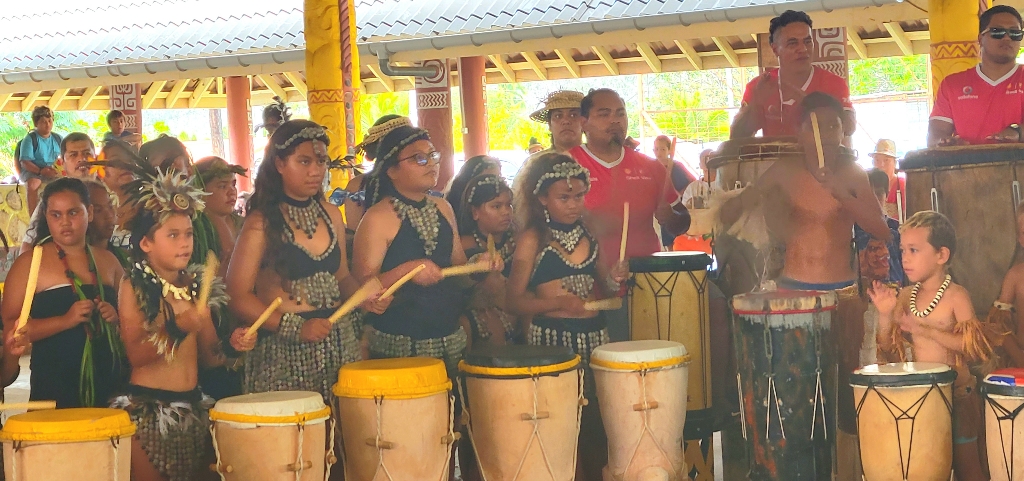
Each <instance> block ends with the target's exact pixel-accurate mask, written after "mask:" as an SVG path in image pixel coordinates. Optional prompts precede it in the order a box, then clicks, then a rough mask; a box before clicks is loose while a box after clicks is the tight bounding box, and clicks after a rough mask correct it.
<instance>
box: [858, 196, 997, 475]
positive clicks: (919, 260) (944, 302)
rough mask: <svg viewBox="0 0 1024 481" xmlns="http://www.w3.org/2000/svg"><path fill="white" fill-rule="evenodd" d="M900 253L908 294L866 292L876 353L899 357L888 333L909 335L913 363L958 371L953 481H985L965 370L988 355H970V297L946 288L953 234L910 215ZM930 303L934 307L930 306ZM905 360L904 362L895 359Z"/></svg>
mask: <svg viewBox="0 0 1024 481" xmlns="http://www.w3.org/2000/svg"><path fill="white" fill-rule="evenodd" d="M900 234H901V239H900V244H901V245H900V249H901V250H902V251H903V269H904V270H905V271H906V274H907V279H908V280H909V281H910V282H913V283H915V284H914V286H913V287H911V288H905V289H903V290H901V291H900V292H899V294H898V296H897V294H896V292H895V291H894V290H893V289H891V288H889V287H886V286H885V285H884V284H882V283H881V282H878V281H875V283H874V285H873V286H872V287H871V289H870V290H869V291H868V294H869V295H870V296H871V301H872V302H873V303H874V304H875V307H877V308H878V312H879V320H878V350H879V351H883V352H897V353H899V352H900V351H901V349H900V348H901V347H902V346H894V345H893V331H894V330H897V329H898V330H899V331H902V333H905V334H909V336H907V337H909V338H910V342H911V344H912V345H913V349H914V361H916V362H937V363H942V364H946V365H949V366H951V367H953V368H954V369H956V370H957V378H956V382H955V383H954V387H953V469H954V471H955V472H956V478H957V479H964V480H968V479H969V480H975V479H988V476H985V475H984V469H983V468H982V464H981V452H980V451H979V446H978V442H977V441H978V426H979V425H983V421H982V420H981V419H980V416H979V414H980V413H981V405H980V404H981V398H980V397H979V396H978V392H977V389H976V387H977V386H976V385H975V384H976V382H977V381H976V379H975V377H974V375H973V374H971V372H970V371H968V369H967V364H968V363H970V362H974V361H978V360H980V358H981V357H984V356H986V355H987V353H981V352H978V351H977V350H975V349H973V348H972V346H974V345H976V344H975V342H973V341H974V340H972V339H971V338H972V337H973V336H974V335H973V334H970V333H972V332H977V328H971V327H970V326H969V325H970V324H977V323H978V320H977V319H976V318H975V316H974V306H973V305H972V304H971V296H970V294H969V293H968V292H967V290H966V289H964V288H963V287H962V286H960V285H959V284H955V283H953V282H951V278H950V276H949V275H948V269H949V261H950V259H951V258H952V256H953V254H955V253H956V232H955V231H954V230H953V225H952V224H951V223H950V222H949V219H947V218H946V217H945V216H943V215H942V214H939V213H938V212H934V211H922V212H918V213H916V214H914V215H913V216H911V217H910V218H909V219H907V222H906V223H904V224H903V227H902V228H901V229H900ZM932 303H935V304H934V306H932ZM899 357H900V358H902V359H893V360H904V361H905V360H906V359H905V356H903V355H900V356H899Z"/></svg>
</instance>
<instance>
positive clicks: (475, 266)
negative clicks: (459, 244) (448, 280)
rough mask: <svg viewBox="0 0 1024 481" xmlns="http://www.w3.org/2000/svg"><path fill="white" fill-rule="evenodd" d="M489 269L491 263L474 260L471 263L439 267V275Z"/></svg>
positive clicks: (477, 272)
mask: <svg viewBox="0 0 1024 481" xmlns="http://www.w3.org/2000/svg"><path fill="white" fill-rule="evenodd" d="M490 270H491V264H490V263H489V262H474V263H472V264H463V265H461V266H451V267H445V268H444V269H441V277H452V276H465V275H469V274H480V273H482V272H490Z"/></svg>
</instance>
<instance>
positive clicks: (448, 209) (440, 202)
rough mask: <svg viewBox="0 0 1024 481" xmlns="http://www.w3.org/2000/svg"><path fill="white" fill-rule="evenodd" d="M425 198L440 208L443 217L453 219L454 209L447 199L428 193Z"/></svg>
mask: <svg viewBox="0 0 1024 481" xmlns="http://www.w3.org/2000/svg"><path fill="white" fill-rule="evenodd" d="M427 199H429V201H430V202H433V203H434V204H436V205H437V209H438V210H440V211H441V214H444V216H445V217H447V218H448V219H455V209H453V208H452V205H451V204H449V203H448V201H447V200H445V199H442V198H440V197H434V196H432V195H428V196H427Z"/></svg>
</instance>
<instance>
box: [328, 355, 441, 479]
mask: <svg viewBox="0 0 1024 481" xmlns="http://www.w3.org/2000/svg"><path fill="white" fill-rule="evenodd" d="M451 388H452V382H451V380H449V379H448V373H447V371H445V367H444V362H442V361H440V360H438V359H433V358H426V357H407V358H398V359H376V360H372V361H359V362H353V363H351V364H346V365H344V366H342V367H341V369H340V370H338V383H337V384H335V385H334V395H335V396H337V397H338V401H337V402H338V409H337V413H338V424H339V426H340V428H341V436H342V440H343V442H344V453H345V460H344V465H345V479H346V480H348V481H377V480H381V479H390V480H394V481H412V480H430V481H433V480H446V479H448V461H449V459H450V458H451V452H452V445H453V444H454V443H455V439H456V437H455V434H454V433H453V431H452V428H453V425H452V424H453V422H452V419H453V416H454V413H453V409H454V406H453V401H452V400H453V398H452V397H451V396H450V391H451Z"/></svg>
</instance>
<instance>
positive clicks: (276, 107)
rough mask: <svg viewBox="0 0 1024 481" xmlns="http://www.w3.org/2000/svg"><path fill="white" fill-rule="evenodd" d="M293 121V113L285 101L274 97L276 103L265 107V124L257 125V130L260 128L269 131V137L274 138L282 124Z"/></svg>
mask: <svg viewBox="0 0 1024 481" xmlns="http://www.w3.org/2000/svg"><path fill="white" fill-rule="evenodd" d="M291 119H292V111H291V109H289V108H288V105H286V104H285V103H284V99H282V98H281V97H277V96H275V97H274V101H273V102H271V103H270V105H267V106H266V107H263V124H261V125H257V126H256V130H259V129H260V127H263V128H264V129H267V135H269V136H273V135H274V132H276V131H277V129H278V127H280V126H281V124H283V123H285V122H287V121H289V120H291Z"/></svg>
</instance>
